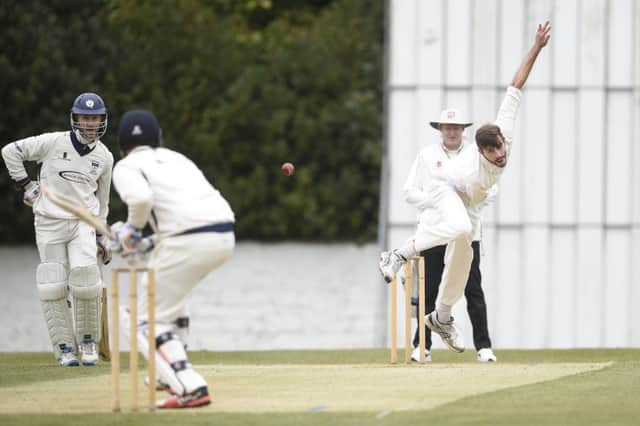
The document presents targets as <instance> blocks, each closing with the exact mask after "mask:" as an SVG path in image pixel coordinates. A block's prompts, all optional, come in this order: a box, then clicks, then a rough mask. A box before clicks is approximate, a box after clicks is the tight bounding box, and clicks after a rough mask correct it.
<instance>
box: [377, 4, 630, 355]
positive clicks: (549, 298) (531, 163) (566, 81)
mask: <svg viewBox="0 0 640 426" xmlns="http://www.w3.org/2000/svg"><path fill="white" fill-rule="evenodd" d="M388 11H389V19H388V22H389V28H388V34H387V39H388V45H387V46H388V55H387V60H388V70H389V72H388V78H387V81H386V82H385V85H386V86H385V88H386V91H387V94H388V96H387V99H388V105H387V107H388V108H387V109H388V116H387V119H388V130H389V131H388V132H387V134H388V136H387V138H388V140H387V148H386V149H387V153H386V154H387V158H388V160H389V163H388V164H387V166H388V169H389V176H390V179H389V181H388V182H386V183H387V193H386V194H383V198H382V200H381V202H382V203H384V204H386V205H387V206H388V209H387V210H386V211H387V212H388V213H387V216H386V217H381V221H382V227H381V229H383V230H384V231H383V234H384V235H382V236H381V237H382V238H381V241H383V242H385V245H386V246H385V247H381V248H384V249H387V248H391V247H396V246H398V245H399V244H401V243H402V242H403V241H404V240H405V239H406V238H408V237H409V236H411V234H412V233H413V232H414V228H415V220H416V216H415V211H414V209H413V207H411V206H409V205H408V204H406V203H405V202H404V201H403V199H402V195H401V189H402V185H403V184H404V180H405V179H406V176H407V172H408V168H409V166H410V165H411V163H412V161H413V160H414V159H415V156H416V154H417V153H418V151H419V150H420V149H422V148H423V147H424V146H426V145H428V144H431V143H437V142H438V141H439V134H438V133H437V132H435V131H434V130H433V129H431V128H430V127H429V126H428V121H429V120H431V119H434V118H437V116H438V114H439V111H440V110H441V109H443V108H445V107H455V108H458V109H461V110H462V111H463V114H465V115H467V116H468V117H469V118H470V119H471V120H472V121H473V122H474V125H473V126H472V127H470V128H469V129H467V131H466V137H467V138H468V139H469V140H471V141H473V134H474V131H475V129H476V128H477V127H478V126H479V125H481V124H483V123H485V122H487V121H491V120H493V119H494V118H495V113H496V109H497V107H498V105H499V102H500V100H501V97H502V95H503V93H504V89H505V87H506V86H507V85H508V84H509V82H510V81H511V78H512V77H513V73H514V72H515V70H516V68H517V66H518V65H519V63H520V62H521V60H522V58H523V56H524V54H525V52H526V51H527V50H528V49H529V48H530V46H531V44H532V42H533V36H534V31H535V28H536V26H537V24H538V23H541V22H544V21H545V20H547V19H549V20H551V22H552V25H553V27H554V28H553V31H552V38H551V42H550V45H549V46H548V47H547V48H546V49H545V50H544V51H543V52H542V53H541V55H540V57H539V58H538V61H537V63H536V65H535V67H534V69H533V71H532V74H531V76H530V78H529V80H528V82H527V85H526V86H525V90H524V96H523V102H522V106H521V110H520V113H519V116H518V120H517V124H516V129H515V141H514V146H513V152H512V157H511V161H510V163H509V166H508V169H507V170H506V171H505V173H504V175H503V177H502V181H501V183H500V191H501V192H500V194H499V196H498V197H497V199H496V201H495V202H494V203H493V204H492V205H491V206H489V207H487V209H486V210H485V214H484V217H485V220H484V241H483V251H484V256H483V257H482V260H481V264H482V271H483V287H484V289H485V295H486V298H487V305H488V314H489V328H490V332H491V338H492V340H493V343H494V346H495V347H496V348H561V347H617V346H623V347H624V346H635V347H638V346H640V313H639V312H640V311H639V310H638V309H637V306H639V305H640V285H638V280H639V279H640V262H639V261H638V259H639V256H640V241H638V237H639V236H640V168H639V167H638V164H640V130H639V129H640V87H639V85H640V5H639V4H638V2H636V1H634V0H616V1H606V0H529V1H525V0H509V1H499V0H482V1H480V0H446V1H445V0H389V1H388ZM380 291H386V288H384V287H383V289H381V290H380ZM399 312H400V313H401V312H402V309H400V310H399ZM454 315H456V316H457V319H460V320H461V325H462V328H463V332H464V333H465V338H466V341H467V342H468V346H470V345H471V343H470V342H472V338H471V327H470V324H469V322H468V319H467V314H466V312H465V304H464V302H461V303H460V306H457V307H456V308H455V309H454ZM605 318H606V321H607V322H609V323H612V324H616V326H615V327H613V328H612V327H606V328H605V325H604V322H603V319H605ZM399 324H400V325H401V324H402V318H399ZM402 336H403V334H402V332H401V331H400V332H399V340H400V342H399V343H400V344H402V343H403V342H402V340H403V338H402ZM434 344H435V345H436V347H438V345H441V344H440V343H439V340H438V339H437V338H436V339H434ZM440 347H441V346H440Z"/></svg>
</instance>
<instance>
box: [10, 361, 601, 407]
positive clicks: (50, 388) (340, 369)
mask: <svg viewBox="0 0 640 426" xmlns="http://www.w3.org/2000/svg"><path fill="white" fill-rule="evenodd" d="M608 365H610V363H588V364H586V363H558V364H556V363H552V364H534V365H529V364H505V363H503V364H500V363H497V364H476V363H470V364H437V363H432V364H427V365H424V366H418V365H410V366H405V365H399V366H392V365H379V364H378V365H373V364H365V365H362V364H358V365H266V366H265V365H224V364H215V365H212V364H202V365H197V366H196V368H197V370H198V371H199V372H201V373H202V374H203V375H204V376H205V378H206V379H207V381H208V382H209V392H210V394H211V396H212V404H211V405H209V406H206V407H201V408H198V409H195V410H190V411H195V412H204V411H206V412H227V413H267V412H284V413H292V412H319V411H326V412H338V411H340V412H371V413H385V412H390V411H402V410H428V409H431V408H434V407H436V406H438V405H442V404H446V403H450V402H452V401H455V400H457V399H460V398H465V397H468V396H472V395H478V394H482V393H487V392H494V391H497V390H503V389H507V388H511V387H516V386H522V385H527V384H532V383H539V382H545V381H549V380H554V379H558V378H561V377H565V376H570V375H574V374H578V373H583V372H589V371H595V370H599V369H602V368H605V367H606V366H608ZM143 373H144V372H142V373H141V374H140V380H139V388H140V395H139V398H138V400H139V404H140V407H141V408H142V407H143V406H144V405H145V404H146V403H147V393H146V389H144V385H143V384H142V383H143V377H144V374H143ZM121 379H122V384H121V389H122V395H121V405H122V409H123V410H124V411H128V410H129V401H130V398H129V396H130V393H129V392H128V374H122V375H121ZM165 395H166V394H164V393H163V392H158V395H157V396H158V398H159V399H161V398H164V397H165ZM109 411H111V376H110V375H104V376H98V377H95V376H94V377H82V369H81V368H79V369H78V376H77V377H76V378H73V379H65V380H56V381H43V382H38V383H31V384H28V385H24V386H16V387H12V388H0V413H5V414H9V413H78V412H109Z"/></svg>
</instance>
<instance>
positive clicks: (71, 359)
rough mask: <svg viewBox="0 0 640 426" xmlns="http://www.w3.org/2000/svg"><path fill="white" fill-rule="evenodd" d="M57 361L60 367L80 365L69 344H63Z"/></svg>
mask: <svg viewBox="0 0 640 426" xmlns="http://www.w3.org/2000/svg"><path fill="white" fill-rule="evenodd" d="M58 362H59V363H60V365H61V366H62V367H77V366H79V365H80V363H79V362H78V358H76V354H75V353H73V348H72V347H71V346H65V347H64V348H63V349H62V353H61V354H60V358H58Z"/></svg>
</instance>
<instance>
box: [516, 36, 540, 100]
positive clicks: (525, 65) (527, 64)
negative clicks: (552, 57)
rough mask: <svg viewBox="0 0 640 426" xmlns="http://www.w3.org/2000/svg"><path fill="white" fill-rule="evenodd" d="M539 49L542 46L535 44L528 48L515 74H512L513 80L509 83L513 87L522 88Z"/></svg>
mask: <svg viewBox="0 0 640 426" xmlns="http://www.w3.org/2000/svg"><path fill="white" fill-rule="evenodd" d="M541 50H542V47H541V46H537V45H534V46H533V47H532V48H531V50H529V53H527V56H525V57H524V60H523V61H522V64H520V67H519V68H518V71H516V74H515V75H514V76H513V80H511V85H512V86H513V87H516V88H518V89H522V87H523V86H524V83H525V82H526V81H527V78H529V73H530V72H531V69H532V68H533V64H534V63H535V62H536V58H537V57H538V54H539V53H540V51H541Z"/></svg>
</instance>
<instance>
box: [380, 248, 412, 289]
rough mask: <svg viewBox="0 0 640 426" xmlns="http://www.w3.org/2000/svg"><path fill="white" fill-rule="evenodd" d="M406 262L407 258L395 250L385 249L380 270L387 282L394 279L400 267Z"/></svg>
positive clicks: (381, 257)
mask: <svg viewBox="0 0 640 426" xmlns="http://www.w3.org/2000/svg"><path fill="white" fill-rule="evenodd" d="M405 262H406V259H405V258H403V257H402V256H400V255H399V254H398V252H397V251H396V250H394V251H383V252H382V253H381V254H380V272H381V273H382V276H383V277H384V280H385V281H386V282H387V283H390V282H391V281H393V278H394V277H395V276H396V273H397V272H398V271H399V270H400V267H401V266H402V265H403V264H404V263H405Z"/></svg>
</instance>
